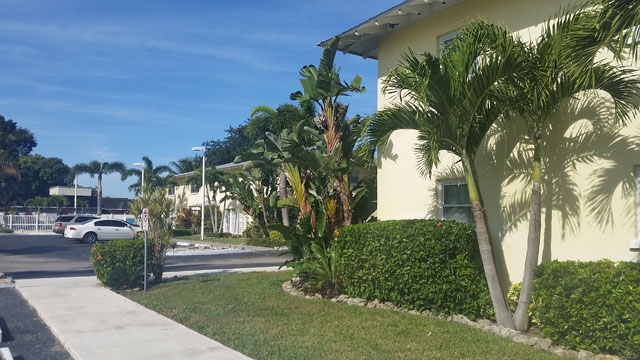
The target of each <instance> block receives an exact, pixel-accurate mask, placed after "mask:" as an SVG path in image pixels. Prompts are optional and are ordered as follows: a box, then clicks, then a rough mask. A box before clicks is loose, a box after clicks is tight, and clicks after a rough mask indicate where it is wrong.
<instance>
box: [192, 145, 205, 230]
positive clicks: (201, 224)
mask: <svg viewBox="0 0 640 360" xmlns="http://www.w3.org/2000/svg"><path fill="white" fill-rule="evenodd" d="M191 150H193V151H202V207H201V209H200V240H204V191H205V187H204V184H205V182H204V181H205V178H204V156H205V155H204V153H205V150H206V149H205V147H204V146H195V147H193V148H191Z"/></svg>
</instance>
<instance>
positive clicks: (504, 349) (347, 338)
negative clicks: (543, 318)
mask: <svg viewBox="0 0 640 360" xmlns="http://www.w3.org/2000/svg"><path fill="white" fill-rule="evenodd" d="M290 278H291V272H284V271H283V272H277V273H244V274H226V275H213V276H206V277H192V278H188V279H184V280H179V281H175V282H169V283H164V284H160V285H156V286H153V287H152V288H151V289H149V290H148V291H147V292H146V293H142V292H128V293H125V294H124V295H125V296H127V297H129V298H130V299H132V300H134V301H136V302H138V303H140V304H142V305H143V306H145V307H147V308H150V309H153V310H154V311H156V312H158V313H160V314H163V315H164V316H166V317H169V318H171V319H173V320H175V321H177V322H179V323H181V324H184V325H185V326H187V327H189V328H191V329H193V330H195V331H197V332H199V333H201V334H204V335H205V336H208V337H210V338H212V339H214V340H216V341H218V342H220V343H222V344H224V345H226V346H228V347H230V348H233V349H235V350H237V351H240V352H241V353H243V354H245V355H247V356H249V357H251V358H254V359H295V360H298V359H557V357H555V356H553V355H551V354H549V353H547V352H544V351H541V350H535V349H532V348H529V347H527V346H523V345H519V344H516V343H514V342H512V341H510V340H506V339H502V338H500V337H497V336H495V335H491V334H488V333H484V332H482V331H479V330H474V329H472V328H469V327H466V326H464V325H460V324H457V323H451V322H446V321H441V320H435V319H430V318H425V317H422V316H416V315H411V314H407V313H401V312H395V311H389V310H382V309H368V308H363V307H357V306H347V305H344V304H337V303H332V302H330V301H328V300H306V299H302V298H298V297H295V296H292V295H288V294H285V293H284V292H283V291H282V290H281V288H280V286H281V285H282V283H283V282H285V281H287V280H288V279H290Z"/></svg>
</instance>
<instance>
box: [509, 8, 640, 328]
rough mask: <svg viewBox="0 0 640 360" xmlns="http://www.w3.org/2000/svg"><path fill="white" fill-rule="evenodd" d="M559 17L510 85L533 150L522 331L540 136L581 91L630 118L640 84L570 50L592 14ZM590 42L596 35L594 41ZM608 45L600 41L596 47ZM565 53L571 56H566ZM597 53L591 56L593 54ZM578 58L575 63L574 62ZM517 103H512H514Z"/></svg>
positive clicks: (520, 318)
mask: <svg viewBox="0 0 640 360" xmlns="http://www.w3.org/2000/svg"><path fill="white" fill-rule="evenodd" d="M569 11H571V12H570V13H566V14H565V15H562V16H561V17H560V18H559V19H558V20H557V21H554V22H548V23H547V25H546V26H545V28H544V31H543V33H542V35H541V36H540V38H538V39H537V40H536V41H533V42H532V43H529V44H528V46H527V51H526V52H525V53H524V54H525V58H524V64H525V66H523V68H522V70H521V72H522V74H523V75H524V76H522V77H521V79H522V82H520V83H518V84H517V86H514V90H515V92H514V93H513V95H514V96H515V97H514V99H520V100H521V101H520V102H517V105H516V109H517V112H518V113H519V114H520V115H521V117H522V118H523V119H524V120H525V123H526V125H527V129H528V136H529V140H530V142H531V144H532V148H533V158H532V172H531V174H532V177H531V180H532V192H531V213H530V220H529V234H528V236H527V253H526V255H525V268H524V276H523V281H522V290H521V292H520V299H519V301H518V307H517V309H516V312H515V314H514V320H515V325H516V329H518V330H526V329H527V328H528V323H529V318H528V310H529V305H530V304H531V291H532V289H533V270H534V268H535V266H536V265H537V264H538V258H539V251H540V250H539V249H540V238H541V213H542V209H541V198H542V195H541V184H542V179H543V163H542V159H543V151H544V149H543V144H544V139H543V135H544V134H545V132H546V131H547V127H548V126H549V122H550V121H551V120H550V119H552V117H553V115H555V114H556V113H557V111H558V109H559V108H560V106H561V105H562V104H564V103H567V102H569V101H570V100H572V99H574V98H576V97H577V96H579V95H583V96H588V95H597V93H596V90H598V91H600V92H601V93H602V92H604V93H606V94H607V95H608V96H609V97H610V98H611V99H612V101H613V104H614V114H613V115H614V118H613V121H614V123H617V122H620V123H623V124H624V123H626V122H627V121H629V119H630V117H631V115H632V113H633V110H634V109H635V104H634V97H635V95H636V93H637V91H639V90H640V82H639V81H638V80H637V77H636V76H633V75H634V72H633V70H631V69H628V68H622V67H617V66H613V65H610V64H608V63H604V62H594V59H593V58H591V59H583V58H582V57H574V56H573V54H575V53H577V52H579V51H580V50H579V49H573V50H572V49H570V46H571V45H576V44H575V43H572V42H571V41H570V39H572V36H573V34H574V33H575V32H576V31H577V30H576V29H584V28H585V27H589V26H594V27H595V25H596V24H595V23H594V21H596V20H597V17H596V16H593V14H590V13H588V12H587V13H584V12H580V11H578V13H575V11H574V9H570V10H569ZM592 40H594V39H592ZM605 45H606V44H605V43H604V42H601V44H600V47H601V48H602V47H604V46H605ZM569 54H571V55H570V56H569ZM594 56H595V54H594ZM576 59H577V60H578V61H582V62H581V63H578V62H577V61H576ZM514 103H515V102H514ZM549 190H550V189H549Z"/></svg>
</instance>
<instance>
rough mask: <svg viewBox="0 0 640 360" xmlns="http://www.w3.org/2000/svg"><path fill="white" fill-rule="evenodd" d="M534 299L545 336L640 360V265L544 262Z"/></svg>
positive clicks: (537, 275)
mask: <svg viewBox="0 0 640 360" xmlns="http://www.w3.org/2000/svg"><path fill="white" fill-rule="evenodd" d="M533 296H534V300H533V305H532V308H531V311H532V313H533V315H534V316H535V320H536V322H537V323H538V324H539V326H540V333H541V334H542V335H544V336H546V337H549V338H550V339H551V340H553V341H554V342H555V343H558V344H561V345H563V346H566V347H568V348H571V349H583V350H588V351H591V352H595V353H600V352H602V353H607V354H618V355H622V356H625V357H628V358H630V359H640V264H639V263H632V262H619V263H614V262H612V261H609V260H601V261H596V262H578V261H563V262H559V261H553V262H548V263H543V264H540V265H538V267H537V268H536V270H535V281H534V293H533Z"/></svg>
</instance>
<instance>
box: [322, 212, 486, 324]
mask: <svg viewBox="0 0 640 360" xmlns="http://www.w3.org/2000/svg"><path fill="white" fill-rule="evenodd" d="M338 238H339V240H338V241H337V242H336V243H334V246H337V248H338V251H339V253H340V254H341V259H342V260H341V261H342V280H343V282H344V290H345V292H346V293H347V295H349V296H351V297H360V298H366V299H378V300H381V301H391V302H393V303H394V304H396V305H398V306H401V307H404V308H409V309H416V310H419V311H422V310H430V311H432V312H435V313H443V314H463V315H466V316H467V317H469V318H471V319H475V318H477V317H484V318H492V317H493V308H492V305H491V300H490V297H489V292H488V288H487V284H486V280H485V277H484V273H483V270H482V263H481V260H480V254H479V251H478V246H477V241H476V237H475V232H474V230H473V228H471V227H470V226H467V225H464V224H460V223H456V222H453V221H440V220H395V221H384V222H375V223H366V224H358V225H352V226H347V227H344V228H341V229H340V231H339V237H338Z"/></svg>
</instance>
